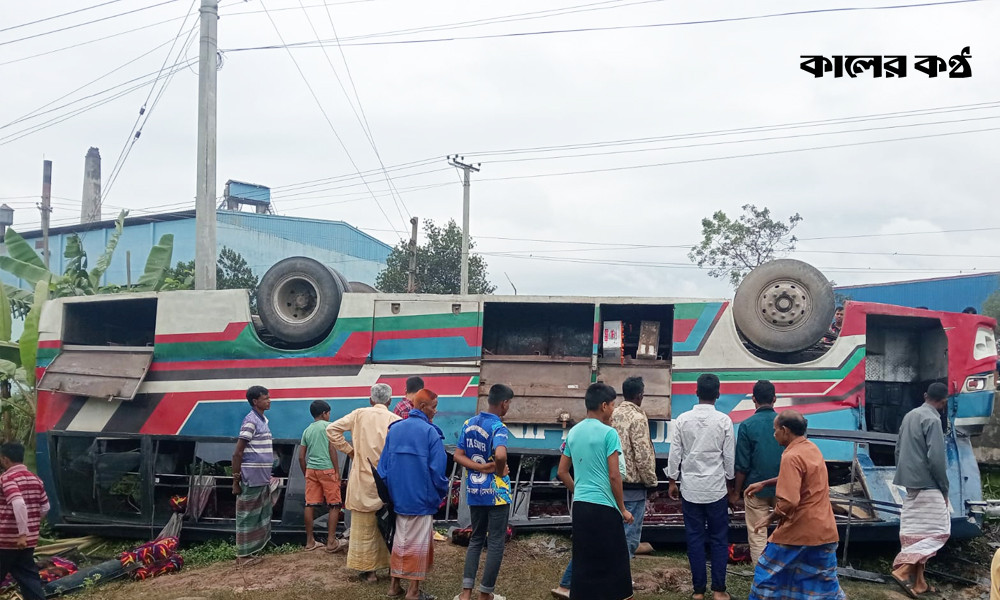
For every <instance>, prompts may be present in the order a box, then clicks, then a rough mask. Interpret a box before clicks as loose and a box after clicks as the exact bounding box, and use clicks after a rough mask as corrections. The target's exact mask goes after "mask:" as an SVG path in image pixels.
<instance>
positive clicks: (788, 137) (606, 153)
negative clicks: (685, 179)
mask: <svg viewBox="0 0 1000 600" xmlns="http://www.w3.org/2000/svg"><path fill="white" fill-rule="evenodd" d="M993 119H1000V115H995V116H991V117H972V118H968V119H954V120H950V121H929V122H924V123H904V124H899V125H886V126H883V127H865V128H862V129H844V130H840V131H818V132H813V133H799V134H794V135H778V136H770V137H760V138H749V139H743V140H726V141H722V142H702V143H698V144H685V145H681V146H659V147H655V148H632V149H628V150H608V151H604V152H588V153H584V154H563V155H557V156H539V157H527V158H508V159H498V160H491V161H488V162H490V163H511V162H529V161H538V160H558V159H565V158H587V157H591V156H612V155H617V154H634V153H636V152H659V151H662V150H681V149H686V148H701V147H706V146H725V145H728V144H745V143H751V142H768V141H775V140H792V139H801V138H810V137H818V136H825V135H841V134H845V133H865V132H870V131H885V130H890V129H904V128H908V127H925V126H930V125H948V124H952V123H968V122H973V121H991V120H993ZM688 139H692V138H688ZM484 162H486V161H484Z"/></svg>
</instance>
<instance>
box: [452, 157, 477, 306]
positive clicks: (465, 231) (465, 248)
mask: <svg viewBox="0 0 1000 600" xmlns="http://www.w3.org/2000/svg"><path fill="white" fill-rule="evenodd" d="M463 160H465V157H464V156H459V155H457V154H456V155H454V156H449V157H448V164H449V165H451V166H453V167H458V168H459V169H462V170H463V171H465V179H464V181H463V182H462V288H461V290H460V291H459V293H461V294H462V295H465V294H468V293H469V187H470V183H469V173H470V172H471V171H475V172H476V173H478V172H479V167H480V166H481V165H482V164H483V163H477V164H476V166H472V165H471V164H465V163H464V162H461V161H463Z"/></svg>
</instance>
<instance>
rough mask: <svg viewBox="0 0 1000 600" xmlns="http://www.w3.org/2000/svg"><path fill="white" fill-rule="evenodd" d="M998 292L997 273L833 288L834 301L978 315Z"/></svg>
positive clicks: (998, 279) (999, 287)
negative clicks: (967, 312) (971, 311)
mask: <svg viewBox="0 0 1000 600" xmlns="http://www.w3.org/2000/svg"><path fill="white" fill-rule="evenodd" d="M997 290H1000V272H997V271H994V272H990V273H976V274H974V275H955V276H952V277H935V278H933V279H915V280H912V281H895V282H890V283H872V284H865V285H841V286H837V287H835V288H834V293H835V294H836V296H837V301H838V302H843V301H845V300H855V301H859V302H881V303H883V304H896V305H899V306H911V307H914V308H916V307H925V308H929V309H931V310H946V311H951V312H962V311H963V310H965V309H966V308H968V307H970V306H971V307H972V308H974V309H976V312H981V311H982V307H983V301H984V300H986V298H987V297H988V296H989V295H990V294H992V293H993V292H995V291H997Z"/></svg>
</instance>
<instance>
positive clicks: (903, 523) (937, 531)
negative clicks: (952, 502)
mask: <svg viewBox="0 0 1000 600" xmlns="http://www.w3.org/2000/svg"><path fill="white" fill-rule="evenodd" d="M950 536H951V514H949V513H948V503H947V502H945V499H944V494H942V493H941V490H938V489H933V490H912V489H909V488H907V490H906V497H905V498H903V508H902V510H900V512H899V545H900V550H899V554H897V555H896V559H895V560H894V561H892V568H893V569H896V568H899V567H900V566H901V565H915V564H923V563H926V562H927V560H928V559H929V558H931V557H933V556H934V555H935V554H937V551H938V550H940V549H941V548H942V547H944V544H945V542H947V541H948V538H949V537H950Z"/></svg>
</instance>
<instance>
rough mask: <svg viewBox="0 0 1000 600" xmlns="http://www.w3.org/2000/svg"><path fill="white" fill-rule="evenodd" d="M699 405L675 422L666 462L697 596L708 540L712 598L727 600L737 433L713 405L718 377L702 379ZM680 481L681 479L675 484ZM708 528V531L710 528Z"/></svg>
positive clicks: (699, 598)
mask: <svg viewBox="0 0 1000 600" xmlns="http://www.w3.org/2000/svg"><path fill="white" fill-rule="evenodd" d="M697 393H698V404H696V405H695V406H694V408H692V409H691V410H689V411H687V412H685V413H682V414H681V415H680V416H679V417H677V418H676V419H674V420H673V422H672V423H671V424H670V425H671V433H670V459H669V461H668V463H667V478H668V479H669V480H670V488H669V492H668V493H669V494H670V497H671V498H672V499H674V500H677V499H680V500H681V506H682V508H683V511H684V533H685V535H686V537H687V548H688V560H689V562H690V564H691V579H692V583H693V584H694V595H693V596H692V598H693V599H694V600H704V598H705V592H706V587H707V583H708V581H707V576H706V574H705V541H706V540H705V538H706V534H707V537H708V544H709V546H710V547H711V557H712V596H713V600H729V594H728V593H726V563H727V562H728V560H729V503H728V494H729V487H730V486H732V485H733V477H734V476H735V474H734V472H733V468H734V463H735V460H736V437H735V436H734V435H733V422H732V420H731V419H730V418H729V416H728V415H726V414H724V413H721V412H719V411H717V410H716V409H715V401H716V400H718V399H719V378H718V377H716V376H715V375H712V374H711V373H703V374H702V375H701V376H699V377H698V391H697ZM678 479H679V480H680V482H681V487H680V490H679V491H678V488H677V481H678ZM706 530H707V531H706Z"/></svg>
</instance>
